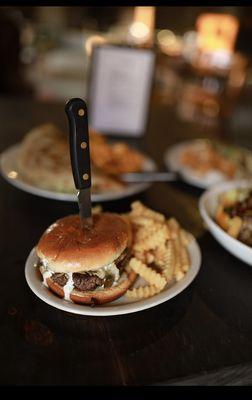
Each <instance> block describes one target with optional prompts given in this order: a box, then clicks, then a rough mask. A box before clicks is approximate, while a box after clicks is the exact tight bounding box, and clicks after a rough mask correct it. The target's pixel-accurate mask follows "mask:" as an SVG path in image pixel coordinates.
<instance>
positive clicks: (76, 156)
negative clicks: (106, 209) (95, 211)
mask: <svg viewBox="0 0 252 400" xmlns="http://www.w3.org/2000/svg"><path fill="white" fill-rule="evenodd" d="M65 112H66V114H67V117H68V122H69V144H70V158H71V166H72V173H73V178H74V184H75V187H76V189H77V190H78V195H77V196H78V204H79V214H80V220H81V224H82V227H83V229H91V228H92V223H93V220H92V203H91V168H90V150H89V133H88V112H87V105H86V103H85V101H84V100H82V99H79V98H74V99H70V100H69V101H68V102H67V103H66V106H65Z"/></svg>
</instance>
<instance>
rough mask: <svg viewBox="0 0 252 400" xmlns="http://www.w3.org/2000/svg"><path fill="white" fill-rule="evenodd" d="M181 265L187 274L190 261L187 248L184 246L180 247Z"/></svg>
mask: <svg viewBox="0 0 252 400" xmlns="http://www.w3.org/2000/svg"><path fill="white" fill-rule="evenodd" d="M180 263H181V269H182V271H184V272H187V271H188V269H189V267H190V259H189V254H188V251H187V248H186V247H185V246H183V245H181V247H180Z"/></svg>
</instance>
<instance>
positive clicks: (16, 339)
mask: <svg viewBox="0 0 252 400" xmlns="http://www.w3.org/2000/svg"><path fill="white" fill-rule="evenodd" d="M0 121H1V125H0V135H1V136H0V138H1V140H0V150H1V151H3V150H4V149H6V148H7V147H8V146H10V145H12V144H14V143H16V142H17V141H19V140H20V139H21V138H22V137H23V135H24V134H25V133H26V131H28V130H29V129H30V128H31V127H33V126H35V125H36V124H40V123H43V122H47V121H52V122H55V123H57V124H59V126H61V127H62V128H63V129H65V130H66V129H67V120H66V116H65V113H64V104H46V103H44V104H42V103H37V102H35V101H31V100H25V99H22V98H20V99H18V98H15V99H6V98H1V99H0ZM250 123H251V121H250ZM230 126H231V125H230ZM250 129H251V125H250ZM236 131H237V132H238V133H239V135H237V136H235V133H234V132H236ZM234 132H233V131H232V132H231V131H230V135H231V134H232V135H233V136H232V138H233V139H234V138H235V141H237V142H239V138H243V140H245V139H244V136H241V134H240V132H241V131H240V129H239V127H238V128H237V126H236V128H235V129H234ZM220 133H221V131H220V130H219V129H217V128H211V129H210V128H208V129H207V128H204V127H200V126H197V125H196V124H193V123H190V124H189V123H187V122H182V121H180V120H179V119H178V118H177V117H176V113H175V112H174V110H172V109H171V108H169V107H167V106H165V105H160V104H155V103H154V104H153V106H152V108H151V114H150V123H149V128H148V132H147V134H146V136H145V137H144V138H143V139H139V140H135V141H134V144H135V145H137V146H139V147H140V148H142V149H144V150H145V151H147V152H148V153H149V154H150V155H151V156H152V157H153V158H154V159H155V160H156V161H157V163H158V164H159V166H160V167H162V166H163V161H162V154H163V152H164V150H165V148H166V147H167V146H168V145H170V144H172V143H175V142H177V141H180V140H183V139H185V138H186V139H188V138H192V137H199V136H200V137H204V136H212V137H213V136H215V137H216V136H218V135H220ZM0 179H1V191H0V225H1V230H0V241H1V248H0V254H1V261H2V262H1V280H0V293H1V305H0V313H1V327H0V359H1V360H2V362H1V367H0V383H1V384H81V385H82V384H83V385H111V384H115V385H144V384H145V385H146V384H147V385H150V384H151V385H152V384H154V385H160V384H162V385H163V384H171V385H174V384H176V385H183V384H186V383H187V384H239V383H242V384H249V383H250V384H251V383H252V294H251V293H252V292H251V279H252V269H251V268H250V267H248V266H247V265H245V264H244V263H242V262H240V261H239V260H238V259H236V258H234V257H233V256H232V255H230V254H229V253H228V252H227V251H225V250H224V249H223V248H222V247H221V246H220V245H219V244H218V243H217V242H216V241H215V240H214V239H213V238H212V237H211V235H210V234H209V233H207V232H206V231H205V230H204V227H203V225H202V221H201V218H200V215H199V212H198V198H199V195H200V194H201V191H200V190H198V189H195V188H193V187H190V186H188V185H186V184H185V183H182V182H177V183H173V184H165V183H162V184H161V183H160V184H155V185H153V186H152V187H151V188H150V189H149V190H147V191H146V192H145V193H143V194H141V195H140V196H136V197H133V198H128V199H124V200H121V201H117V202H108V203H104V209H105V210H113V211H117V212H121V211H127V210H129V205H130V202H131V201H132V200H134V199H136V198H139V199H140V200H142V201H143V202H144V203H145V204H146V205H148V206H150V207H152V208H154V209H156V210H158V211H160V212H162V213H165V214H166V215H167V216H170V215H173V216H174V217H176V218H177V219H178V220H179V221H180V222H181V223H182V224H183V226H184V227H185V228H186V229H188V230H190V231H191V232H192V233H193V234H194V235H195V236H196V237H197V239H198V241H199V244H200V247H201V250H202V256H203V262H202V267H201V270H200V273H199V274H198V276H197V277H196V279H195V280H194V282H193V283H192V284H191V285H190V286H189V287H188V288H187V289H186V290H184V291H183V292H182V293H181V294H179V295H178V296H176V297H175V298H173V299H171V300H169V301H167V302H166V303H163V304H161V305H159V306H157V307H154V308H152V309H149V310H145V311H142V312H139V313H135V314H129V315H123V316H114V317H85V316H78V315H73V314H68V313H66V312H63V311H60V310H57V309H55V308H53V307H50V306H49V305H47V304H45V303H43V302H42V301H41V300H39V299H38V298H37V297H36V296H35V295H34V294H33V293H32V291H31V290H30V289H29V287H28V286H27V283H26V281H25V277H24V265H25V261H26V258H27V256H28V254H29V252H30V250H31V249H32V247H33V246H34V245H36V243H37V241H38V239H39V237H40V236H41V234H42V233H43V231H44V230H45V229H46V228H47V227H48V225H49V224H51V223H52V222H53V221H55V220H56V219H57V218H59V217H63V216H65V215H68V214H70V213H75V212H77V211H78V209H77V203H76V204H75V203H65V202H60V201H54V200H47V199H44V198H40V197H36V196H33V195H31V194H28V193H25V192H22V191H21V190H18V189H16V188H14V187H12V186H11V185H10V184H8V183H7V182H5V180H4V179H2V178H0Z"/></svg>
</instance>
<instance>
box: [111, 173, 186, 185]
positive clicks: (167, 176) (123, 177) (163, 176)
mask: <svg viewBox="0 0 252 400" xmlns="http://www.w3.org/2000/svg"><path fill="white" fill-rule="evenodd" d="M117 177H118V179H119V180H120V181H122V182H125V183H142V182H149V183H150V182H172V181H176V180H178V179H179V176H178V174H177V173H175V172H168V171H164V172H163V171H162V172H158V171H143V172H130V173H125V174H120V175H118V176H117Z"/></svg>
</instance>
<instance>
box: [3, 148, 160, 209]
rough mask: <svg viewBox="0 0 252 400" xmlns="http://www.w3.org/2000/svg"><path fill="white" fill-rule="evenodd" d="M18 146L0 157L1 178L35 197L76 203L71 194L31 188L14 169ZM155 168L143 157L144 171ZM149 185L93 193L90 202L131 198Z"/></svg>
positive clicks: (75, 197) (151, 162) (134, 184)
mask: <svg viewBox="0 0 252 400" xmlns="http://www.w3.org/2000/svg"><path fill="white" fill-rule="evenodd" d="M18 151H19V145H18V144H17V145H14V146H11V147H10V148H8V149H7V150H5V151H4V152H3V153H2V154H1V156H0V171H1V173H2V175H3V177H4V178H5V179H6V180H7V181H8V182H9V183H11V184H12V185H13V186H16V187H17V188H18V189H21V190H24V191H25V192H28V193H32V194H35V195H36V196H41V197H46V198H48V199H54V200H62V201H77V196H76V194H71V193H61V192H54V191H52V190H45V189H41V188H38V187H36V186H33V185H31V184H29V183H27V182H26V181H25V180H24V179H23V178H22V176H20V174H19V173H18V170H17V167H16V159H17V157H18ZM156 169H157V166H156V164H155V162H154V161H153V160H152V159H151V158H148V157H147V156H145V161H144V166H143V170H144V171H155V170H156ZM150 186H151V184H150V183H131V184H128V185H127V186H126V187H125V188H124V189H123V190H121V191H119V192H107V193H93V194H92V196H91V197H92V201H95V202H100V201H110V200H117V199H121V198H124V197H128V196H132V195H134V194H136V193H140V192H143V191H144V190H146V189H147V188H148V187H150Z"/></svg>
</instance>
